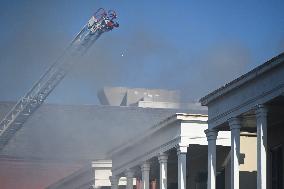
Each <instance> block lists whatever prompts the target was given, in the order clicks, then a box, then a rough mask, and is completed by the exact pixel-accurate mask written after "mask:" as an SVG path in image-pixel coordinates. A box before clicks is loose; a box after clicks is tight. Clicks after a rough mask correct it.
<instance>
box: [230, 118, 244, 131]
mask: <svg viewBox="0 0 284 189" xmlns="http://www.w3.org/2000/svg"><path fill="white" fill-rule="evenodd" d="M228 123H229V127H230V130H234V129H240V128H241V119H240V118H238V117H231V118H230V119H228Z"/></svg>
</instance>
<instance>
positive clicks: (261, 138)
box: [255, 105, 267, 189]
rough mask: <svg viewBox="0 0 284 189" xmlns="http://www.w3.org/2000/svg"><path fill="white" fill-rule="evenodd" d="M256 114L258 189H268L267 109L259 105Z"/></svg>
mask: <svg viewBox="0 0 284 189" xmlns="http://www.w3.org/2000/svg"><path fill="white" fill-rule="evenodd" d="M255 114H256V127H257V189H266V166H267V163H266V152H267V108H266V107H265V106H264V105H258V107H257V109H256V111H255Z"/></svg>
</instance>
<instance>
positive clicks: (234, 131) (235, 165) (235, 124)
mask: <svg viewBox="0 0 284 189" xmlns="http://www.w3.org/2000/svg"><path fill="white" fill-rule="evenodd" d="M228 123H229V126H230V130H231V189H239V171H240V168H239V166H240V165H239V157H240V129H241V121H240V119H239V118H231V119H229V120H228Z"/></svg>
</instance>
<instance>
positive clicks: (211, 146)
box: [205, 129, 218, 189]
mask: <svg viewBox="0 0 284 189" xmlns="http://www.w3.org/2000/svg"><path fill="white" fill-rule="evenodd" d="M205 134H206V137H207V141H208V177H207V189H216V139H217V135H218V132H217V131H216V130H214V129H207V130H205Z"/></svg>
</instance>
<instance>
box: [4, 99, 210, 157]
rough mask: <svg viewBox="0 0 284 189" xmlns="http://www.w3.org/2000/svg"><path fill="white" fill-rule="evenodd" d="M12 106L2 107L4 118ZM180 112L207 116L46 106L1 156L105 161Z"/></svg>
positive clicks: (168, 110)
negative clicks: (117, 148)
mask: <svg viewBox="0 0 284 189" xmlns="http://www.w3.org/2000/svg"><path fill="white" fill-rule="evenodd" d="M12 105H13V103H10V102H2V103H0V118H2V117H3V116H4V115H5V112H7V111H8V110H7V109H9V107H11V106H12ZM177 112H184V113H187V112H191V113H196V114H207V110H204V109H203V110H202V109H201V110H198V109H194V110H177V109H153V108H139V107H114V106H96V105H55V104H44V105H42V106H41V107H40V108H39V109H38V110H37V111H36V112H35V113H34V115H33V116H32V117H31V118H30V119H29V120H28V121H27V122H26V123H25V124H24V125H23V127H22V128H21V129H20V130H19V131H18V132H17V133H16V134H15V136H14V137H13V138H12V139H11V140H10V142H9V143H8V144H7V146H5V148H4V149H3V150H2V151H1V152H0V156H8V157H20V158H25V159H48V160H49V159H50V160H64V161H68V160H71V161H74V160H94V159H103V158H105V154H106V152H108V151H109V150H110V149H112V148H113V147H115V146H117V145H118V144H120V143H123V142H124V141H126V140H128V139H129V138H130V137H131V136H133V135H138V134H139V133H143V132H144V131H145V130H146V129H147V128H149V127H151V126H153V125H155V124H157V123H159V122H160V121H162V120H163V119H165V118H167V117H170V116H172V115H174V114H175V113H177Z"/></svg>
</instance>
